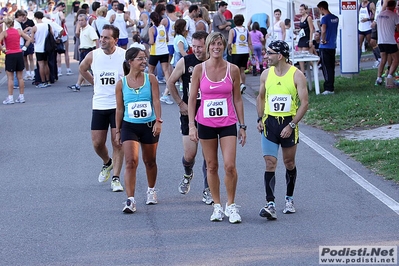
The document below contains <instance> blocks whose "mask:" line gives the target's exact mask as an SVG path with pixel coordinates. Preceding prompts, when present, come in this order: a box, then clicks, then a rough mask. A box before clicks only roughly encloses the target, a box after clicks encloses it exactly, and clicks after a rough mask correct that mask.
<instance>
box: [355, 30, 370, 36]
mask: <svg viewBox="0 0 399 266" xmlns="http://www.w3.org/2000/svg"><path fill="white" fill-rule="evenodd" d="M371 32H372V30H367V31H360V30H358V31H357V33H358V34H359V35H363V36H367V35H369V34H371Z"/></svg>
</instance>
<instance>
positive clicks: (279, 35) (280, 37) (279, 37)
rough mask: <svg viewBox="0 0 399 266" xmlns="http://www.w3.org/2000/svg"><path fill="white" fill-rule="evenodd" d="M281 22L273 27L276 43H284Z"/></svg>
mask: <svg viewBox="0 0 399 266" xmlns="http://www.w3.org/2000/svg"><path fill="white" fill-rule="evenodd" d="M280 22H281V21H279V22H277V23H274V25H273V31H274V35H273V40H274V41H278V40H280V41H284V40H283V30H282V29H281V27H280Z"/></svg>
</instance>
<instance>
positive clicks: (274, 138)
mask: <svg viewBox="0 0 399 266" xmlns="http://www.w3.org/2000/svg"><path fill="white" fill-rule="evenodd" d="M291 121H292V117H291V116H286V117H275V116H271V115H269V116H268V117H267V119H266V121H265V126H264V130H265V132H266V138H267V139H268V140H270V141H271V142H274V143H276V144H280V145H281V147H283V148H289V147H292V146H295V145H296V144H297V143H299V130H298V127H296V128H295V129H294V130H292V134H291V136H289V137H288V138H282V137H281V136H280V134H281V131H282V130H283V129H284V128H285V127H286V126H287V125H288V124H289V123H290V122H291Z"/></svg>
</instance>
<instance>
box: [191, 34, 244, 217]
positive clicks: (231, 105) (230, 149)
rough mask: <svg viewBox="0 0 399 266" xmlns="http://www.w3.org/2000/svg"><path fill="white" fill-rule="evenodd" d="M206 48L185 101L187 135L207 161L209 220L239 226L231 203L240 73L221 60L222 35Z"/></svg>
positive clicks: (241, 116) (212, 38) (241, 108)
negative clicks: (224, 194) (210, 199)
mask: <svg viewBox="0 0 399 266" xmlns="http://www.w3.org/2000/svg"><path fill="white" fill-rule="evenodd" d="M205 46H206V51H207V55H208V56H209V59H208V60H206V61H205V62H204V63H202V64H200V65H197V66H196V67H195V68H194V71H193V75H192V81H191V88H190V96H189V100H188V117H189V128H190V129H189V135H190V139H191V140H192V141H195V142H198V140H200V142H201V145H202V151H203V153H204V158H205V160H206V165H207V175H208V183H209V188H210V190H211V194H212V196H213V200H214V205H213V206H214V210H213V213H212V215H211V219H210V220H211V221H222V219H223V217H224V215H226V216H227V217H229V221H230V223H239V222H241V217H240V215H239V214H238V207H239V206H238V205H236V204H235V201H234V198H235V193H236V186H237V170H236V150H237V136H238V139H239V143H240V144H241V145H242V146H244V145H245V141H246V132H245V130H246V126H245V123H244V106H243V102H242V98H241V93H240V70H239V69H238V67H237V66H236V65H233V64H230V63H228V62H227V61H225V60H224V59H223V51H224V50H225V49H226V39H225V38H224V37H223V35H222V34H221V33H219V32H215V33H211V34H210V35H209V36H208V37H207V39H206V44H205ZM198 97H200V98H201V106H200V108H199V109H198V112H197V115H195V113H196V110H195V109H196V101H197V98H198ZM195 120H196V122H197V127H198V129H197V127H196V122H195ZM237 120H238V122H239V130H238V133H237V125H236V123H237ZM218 139H220V140H219V142H220V147H221V150H222V154H223V162H224V169H225V178H224V180H225V184H226V190H227V203H226V209H225V211H223V207H222V205H221V201H220V180H219V175H218V167H219V166H218V145H219V142H218Z"/></svg>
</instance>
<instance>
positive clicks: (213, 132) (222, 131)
mask: <svg viewBox="0 0 399 266" xmlns="http://www.w3.org/2000/svg"><path fill="white" fill-rule="evenodd" d="M197 127H198V138H200V139H217V138H218V136H219V138H223V137H228V136H235V137H237V126H236V124H233V125H231V126H227V127H208V126H204V125H201V124H200V123H198V124H197Z"/></svg>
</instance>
